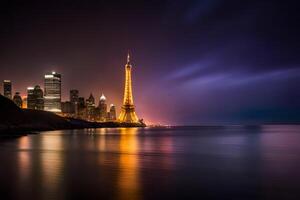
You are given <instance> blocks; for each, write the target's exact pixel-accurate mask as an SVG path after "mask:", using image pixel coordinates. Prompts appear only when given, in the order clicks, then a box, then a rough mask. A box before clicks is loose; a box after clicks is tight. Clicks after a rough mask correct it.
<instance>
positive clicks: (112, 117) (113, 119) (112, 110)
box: [109, 104, 117, 121]
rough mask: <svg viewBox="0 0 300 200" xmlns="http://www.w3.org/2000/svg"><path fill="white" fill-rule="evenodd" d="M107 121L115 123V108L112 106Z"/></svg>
mask: <svg viewBox="0 0 300 200" xmlns="http://www.w3.org/2000/svg"><path fill="white" fill-rule="evenodd" d="M109 119H110V120H112V121H115V120H116V119H117V115H116V106H114V104H110V108H109Z"/></svg>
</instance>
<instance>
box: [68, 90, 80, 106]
mask: <svg viewBox="0 0 300 200" xmlns="http://www.w3.org/2000/svg"><path fill="white" fill-rule="evenodd" d="M78 98H79V91H78V90H70V102H71V103H75V102H78Z"/></svg>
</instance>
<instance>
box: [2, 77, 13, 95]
mask: <svg viewBox="0 0 300 200" xmlns="http://www.w3.org/2000/svg"><path fill="white" fill-rule="evenodd" d="M3 95H4V96H5V97H6V98H9V99H12V83H11V81H10V80H4V81H3Z"/></svg>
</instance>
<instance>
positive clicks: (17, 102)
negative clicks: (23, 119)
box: [13, 92, 23, 108]
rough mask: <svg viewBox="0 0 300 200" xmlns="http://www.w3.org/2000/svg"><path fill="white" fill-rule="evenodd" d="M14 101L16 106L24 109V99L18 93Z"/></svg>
mask: <svg viewBox="0 0 300 200" xmlns="http://www.w3.org/2000/svg"><path fill="white" fill-rule="evenodd" d="M13 101H14V102H15V104H16V105H17V106H19V107H20V108H22V106H23V101H22V98H21V96H20V93H19V92H16V93H15V95H14V98H13Z"/></svg>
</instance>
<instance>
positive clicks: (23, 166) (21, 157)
mask: <svg viewBox="0 0 300 200" xmlns="http://www.w3.org/2000/svg"><path fill="white" fill-rule="evenodd" d="M18 147H19V149H20V150H21V151H20V152H19V153H18V162H19V166H20V167H19V168H18V169H19V173H20V181H21V184H23V183H25V182H26V181H27V180H28V179H29V178H30V169H31V155H30V152H29V151H26V150H28V149H30V147H31V143H30V140H29V138H28V137H26V136H25V137H21V138H20V139H19V142H18Z"/></svg>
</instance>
